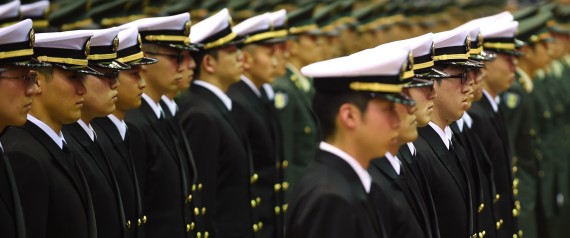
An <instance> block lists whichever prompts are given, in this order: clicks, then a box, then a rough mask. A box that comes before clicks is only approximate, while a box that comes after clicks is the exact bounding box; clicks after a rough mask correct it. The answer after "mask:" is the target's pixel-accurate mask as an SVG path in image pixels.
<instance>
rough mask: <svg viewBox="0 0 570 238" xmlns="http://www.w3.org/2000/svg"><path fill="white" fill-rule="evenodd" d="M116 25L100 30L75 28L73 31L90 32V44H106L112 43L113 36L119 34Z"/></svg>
mask: <svg viewBox="0 0 570 238" xmlns="http://www.w3.org/2000/svg"><path fill="white" fill-rule="evenodd" d="M119 31H120V29H119V28H118V27H112V28H108V29H101V30H77V31H75V32H91V33H92V34H93V36H92V37H91V46H107V45H111V44H113V41H114V40H115V37H117V35H118V34H119Z"/></svg>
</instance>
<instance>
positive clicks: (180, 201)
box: [0, 9, 310, 238]
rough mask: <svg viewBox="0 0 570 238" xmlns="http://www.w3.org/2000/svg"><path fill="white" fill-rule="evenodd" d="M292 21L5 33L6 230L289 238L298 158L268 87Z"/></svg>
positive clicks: (276, 17) (20, 26)
mask: <svg viewBox="0 0 570 238" xmlns="http://www.w3.org/2000/svg"><path fill="white" fill-rule="evenodd" d="M285 17H286V12H285V11H278V12H275V13H272V14H269V13H268V14H263V15H260V16H257V17H254V18H251V19H249V20H248V21H244V22H243V23H242V24H240V25H237V26H235V27H234V28H233V29H232V23H231V18H230V15H229V12H228V11H227V10H225V9H224V10H222V11H220V12H219V13H217V14H215V15H213V16H211V17H209V18H207V19H205V20H203V21H201V22H199V23H197V24H195V25H194V26H192V27H190V15H189V14H188V13H184V14H180V15H175V16H169V17H158V18H146V19H140V20H137V21H134V22H131V23H128V24H125V25H122V26H119V27H115V28H109V29H104V30H83V31H67V32H55V33H40V34H34V32H33V30H32V21H31V20H29V19H28V20H24V21H22V22H19V23H17V24H15V25H12V26H8V27H5V28H1V30H2V33H1V34H0V37H2V38H3V39H4V41H3V44H2V46H1V48H2V51H3V52H4V53H3V54H2V55H1V57H2V65H3V68H4V69H5V70H4V71H3V73H2V82H4V81H6V80H12V81H13V83H15V84H14V85H9V86H12V87H4V85H2V86H3V87H2V90H3V91H2V92H3V94H2V100H3V102H4V101H7V102H8V104H11V105H10V106H6V107H5V108H6V110H8V109H11V111H7V112H6V113H4V112H3V114H2V115H3V117H2V123H3V124H2V131H3V135H2V138H1V140H2V145H3V153H2V162H3V165H4V164H5V167H3V168H6V170H7V171H9V173H7V175H8V176H7V177H2V179H3V180H2V182H3V183H4V182H5V184H2V186H1V188H2V193H1V194H0V195H2V196H1V198H2V200H3V201H6V202H5V203H2V207H1V208H2V209H1V210H0V211H2V213H1V215H2V220H3V221H4V220H6V221H7V222H2V229H1V233H2V237H74V238H77V237H93V238H94V237H144V236H146V237H254V236H255V237H282V236H283V233H284V232H283V225H282V224H283V220H284V217H283V216H284V213H285V210H286V209H287V205H286V204H284V196H283V193H284V192H285V191H286V190H287V189H288V184H287V183H286V182H282V181H283V169H284V168H286V167H287V161H283V160H282V156H281V153H282V152H281V148H280V143H281V142H280V140H279V138H280V134H279V133H280V129H279V128H280V127H279V124H278V122H277V120H276V116H275V114H276V112H275V109H274V107H273V106H272V105H273V103H272V101H271V97H272V90H271V87H267V86H265V84H266V83H269V82H270V80H272V79H273V77H274V75H275V72H274V71H275V68H276V67H277V64H279V63H278V62H279V61H280V60H281V59H277V58H276V57H278V56H275V55H276V54H277V53H275V52H276V51H277V50H278V49H277V48H276V47H275V45H276V44H281V43H282V42H283V41H284V40H286V39H288V38H287V35H288V30H287V29H286V28H284V26H285ZM301 18H302V16H299V19H301ZM290 19H294V18H293V17H292V18H290ZM291 23H292V22H290V26H291V27H294V25H293V24H291ZM280 26H281V27H280ZM306 30H310V29H309V28H307V29H306ZM306 30H303V31H302V32H304V31H306ZM190 32H192V33H190ZM190 39H192V40H190ZM238 46H239V47H240V48H242V49H243V53H242V51H241V50H240V49H239V48H238ZM147 56H148V57H147ZM149 57H152V58H149ZM242 60H243V63H242ZM197 63H198V64H197ZM197 65H199V67H197ZM30 68H33V70H31V71H30ZM242 70H243V71H242ZM194 72H196V73H197V75H196V76H197V77H198V78H199V80H198V79H196V80H192V79H193V78H194ZM242 74H243V75H242ZM249 78H251V79H249ZM240 79H241V80H240ZM12 81H10V82H12ZM191 81H192V88H191V89H190V93H189V95H188V96H187V97H185V98H184V99H182V100H181V102H180V106H178V105H177V103H176V102H174V100H173V99H174V97H175V96H176V95H177V94H178V93H179V92H180V91H186V90H188V88H189V86H190V82H191ZM238 81H239V82H238ZM15 86H18V89H19V90H13V88H14V87H15ZM230 86H231V87H230ZM4 92H7V93H6V94H5V93H4ZM8 93H10V94H8ZM226 93H227V94H226ZM227 95H231V97H232V99H230V98H229V97H228V96H227ZM12 100H17V102H13V101H12ZM32 101H33V105H32ZM3 105H4V104H3ZM9 126H15V127H9ZM8 127H9V128H8ZM260 136H265V137H263V138H261V137H260ZM250 138H253V139H255V140H250ZM8 158H9V159H8ZM3 175H4V173H3ZM4 217H5V218H6V219H4ZM280 224H281V225H280Z"/></svg>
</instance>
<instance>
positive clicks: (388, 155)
mask: <svg viewBox="0 0 570 238" xmlns="http://www.w3.org/2000/svg"><path fill="white" fill-rule="evenodd" d="M384 156H386V159H388V162H390V164H391V165H392V168H394V171H396V174H398V175H400V167H401V166H402V162H400V160H399V159H398V157H396V156H394V155H392V153H390V152H386V154H385V155H384Z"/></svg>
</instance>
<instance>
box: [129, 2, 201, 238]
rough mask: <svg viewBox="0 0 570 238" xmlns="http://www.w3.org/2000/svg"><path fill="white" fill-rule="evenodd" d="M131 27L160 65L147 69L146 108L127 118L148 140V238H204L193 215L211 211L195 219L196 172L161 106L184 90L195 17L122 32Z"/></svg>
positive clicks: (147, 22)
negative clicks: (166, 98) (163, 100)
mask: <svg viewBox="0 0 570 238" xmlns="http://www.w3.org/2000/svg"><path fill="white" fill-rule="evenodd" d="M131 26H136V27H138V29H139V33H140V35H141V39H142V49H143V52H144V55H145V56H150V57H156V59H158V62H157V63H156V64H152V65H145V66H143V67H142V70H141V76H142V79H143V80H144V81H145V84H146V87H145V89H144V93H143V94H142V98H143V100H142V102H141V106H140V107H139V108H137V109H134V110H130V111H127V113H126V116H125V121H127V123H132V124H133V125H135V126H136V127H137V128H138V129H139V130H141V131H143V132H144V133H146V134H147V135H146V137H147V141H148V143H146V144H145V146H147V149H148V150H147V155H146V158H145V160H146V161H144V168H145V172H144V175H143V179H144V181H142V182H140V183H139V185H140V187H141V189H142V194H143V198H142V200H143V209H144V210H145V215H146V216H147V223H146V224H145V233H146V236H147V237H150V238H152V237H188V236H189V237H193V236H198V233H197V232H195V231H193V229H192V226H193V220H194V218H193V216H194V215H193V214H195V215H200V214H201V213H205V212H206V211H205V209H202V211H198V212H196V213H194V212H195V210H197V209H199V208H192V204H191V203H190V200H191V199H192V198H191V195H192V194H191V192H192V186H191V185H192V183H191V182H192V177H193V176H194V175H195V174H194V173H195V171H192V170H190V169H189V168H190V167H189V166H188V164H187V162H188V161H186V160H185V159H186V157H185V156H184V155H183V153H184V152H183V150H182V149H181V148H180V145H181V144H180V143H178V141H177V138H176V137H175V136H173V133H171V132H170V131H169V126H168V121H167V120H166V118H165V112H164V110H165V109H163V108H162V107H161V106H160V100H161V97H162V95H164V94H165V93H168V92H170V91H176V90H177V89H178V84H177V81H178V79H179V78H180V77H181V75H182V74H181V73H182V72H183V71H184V70H185V68H186V65H187V63H188V62H189V61H190V58H189V55H187V54H186V55H185V54H184V52H183V51H186V50H187V49H188V48H189V47H190V46H189V45H187V44H186V42H187V41H188V35H189V34H190V15H189V14H188V13H183V14H179V15H175V16H169V17H157V18H145V19H140V20H137V21H134V22H131V23H128V24H126V25H123V26H121V27H122V28H123V27H131ZM143 218H144V217H143ZM194 226H196V225H195V224H194ZM202 232H203V231H200V236H201V235H202Z"/></svg>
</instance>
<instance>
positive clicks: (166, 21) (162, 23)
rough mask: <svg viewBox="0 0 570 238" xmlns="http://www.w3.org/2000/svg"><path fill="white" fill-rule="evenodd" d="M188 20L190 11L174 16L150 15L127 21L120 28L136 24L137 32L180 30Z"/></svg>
mask: <svg viewBox="0 0 570 238" xmlns="http://www.w3.org/2000/svg"><path fill="white" fill-rule="evenodd" d="M188 21H190V13H187V12H186V13H182V14H178V15H174V16H166V17H150V18H143V19H138V20H136V21H133V22H129V23H127V24H124V25H122V26H119V27H120V28H121V29H125V28H129V27H132V26H136V27H138V29H139V32H142V31H161V30H180V29H183V27H184V25H185V24H186V22H188Z"/></svg>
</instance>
